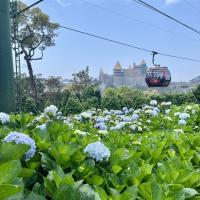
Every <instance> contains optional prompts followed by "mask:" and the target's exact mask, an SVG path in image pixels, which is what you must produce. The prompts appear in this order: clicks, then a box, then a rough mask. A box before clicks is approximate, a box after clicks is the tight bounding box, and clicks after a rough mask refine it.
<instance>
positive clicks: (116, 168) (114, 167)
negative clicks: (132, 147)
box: [112, 165, 122, 174]
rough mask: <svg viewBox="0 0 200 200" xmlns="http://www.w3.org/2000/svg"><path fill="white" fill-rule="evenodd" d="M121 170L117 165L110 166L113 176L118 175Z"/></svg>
mask: <svg viewBox="0 0 200 200" xmlns="http://www.w3.org/2000/svg"><path fill="white" fill-rule="evenodd" d="M121 170H122V167H120V166H119V165H113V166H112V171H113V172H114V173H115V174H118V173H119V172H120V171H121Z"/></svg>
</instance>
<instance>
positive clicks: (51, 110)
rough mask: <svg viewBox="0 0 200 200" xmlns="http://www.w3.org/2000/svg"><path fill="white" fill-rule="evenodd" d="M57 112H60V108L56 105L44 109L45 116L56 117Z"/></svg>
mask: <svg viewBox="0 0 200 200" xmlns="http://www.w3.org/2000/svg"><path fill="white" fill-rule="evenodd" d="M57 112H58V108H57V107H56V106H54V105H50V106H48V107H46V108H45V109H44V114H45V115H46V116H49V115H52V116H54V117H55V116H56V114H57Z"/></svg>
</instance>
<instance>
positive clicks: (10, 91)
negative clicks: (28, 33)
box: [0, 0, 15, 113]
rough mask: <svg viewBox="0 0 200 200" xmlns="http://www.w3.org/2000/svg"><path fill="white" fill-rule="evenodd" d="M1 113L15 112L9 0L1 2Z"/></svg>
mask: <svg viewBox="0 0 200 200" xmlns="http://www.w3.org/2000/svg"><path fill="white" fill-rule="evenodd" d="M0 112H6V113H10V112H15V90H14V73H13V62H12V48H11V26H10V1H9V0H0Z"/></svg>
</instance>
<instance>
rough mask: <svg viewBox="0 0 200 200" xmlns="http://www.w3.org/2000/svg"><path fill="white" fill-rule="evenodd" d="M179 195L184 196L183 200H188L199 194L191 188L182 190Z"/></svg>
mask: <svg viewBox="0 0 200 200" xmlns="http://www.w3.org/2000/svg"><path fill="white" fill-rule="evenodd" d="M181 194H184V196H185V199H189V198H191V197H193V196H195V195H197V194H199V193H198V192H197V191H196V190H194V189H192V188H184V189H182V190H181Z"/></svg>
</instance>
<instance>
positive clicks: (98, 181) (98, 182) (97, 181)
mask: <svg viewBox="0 0 200 200" xmlns="http://www.w3.org/2000/svg"><path fill="white" fill-rule="evenodd" d="M89 181H90V182H91V183H92V185H102V184H103V182H104V179H103V178H102V177H101V176H98V175H93V176H92V177H91V178H89Z"/></svg>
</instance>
